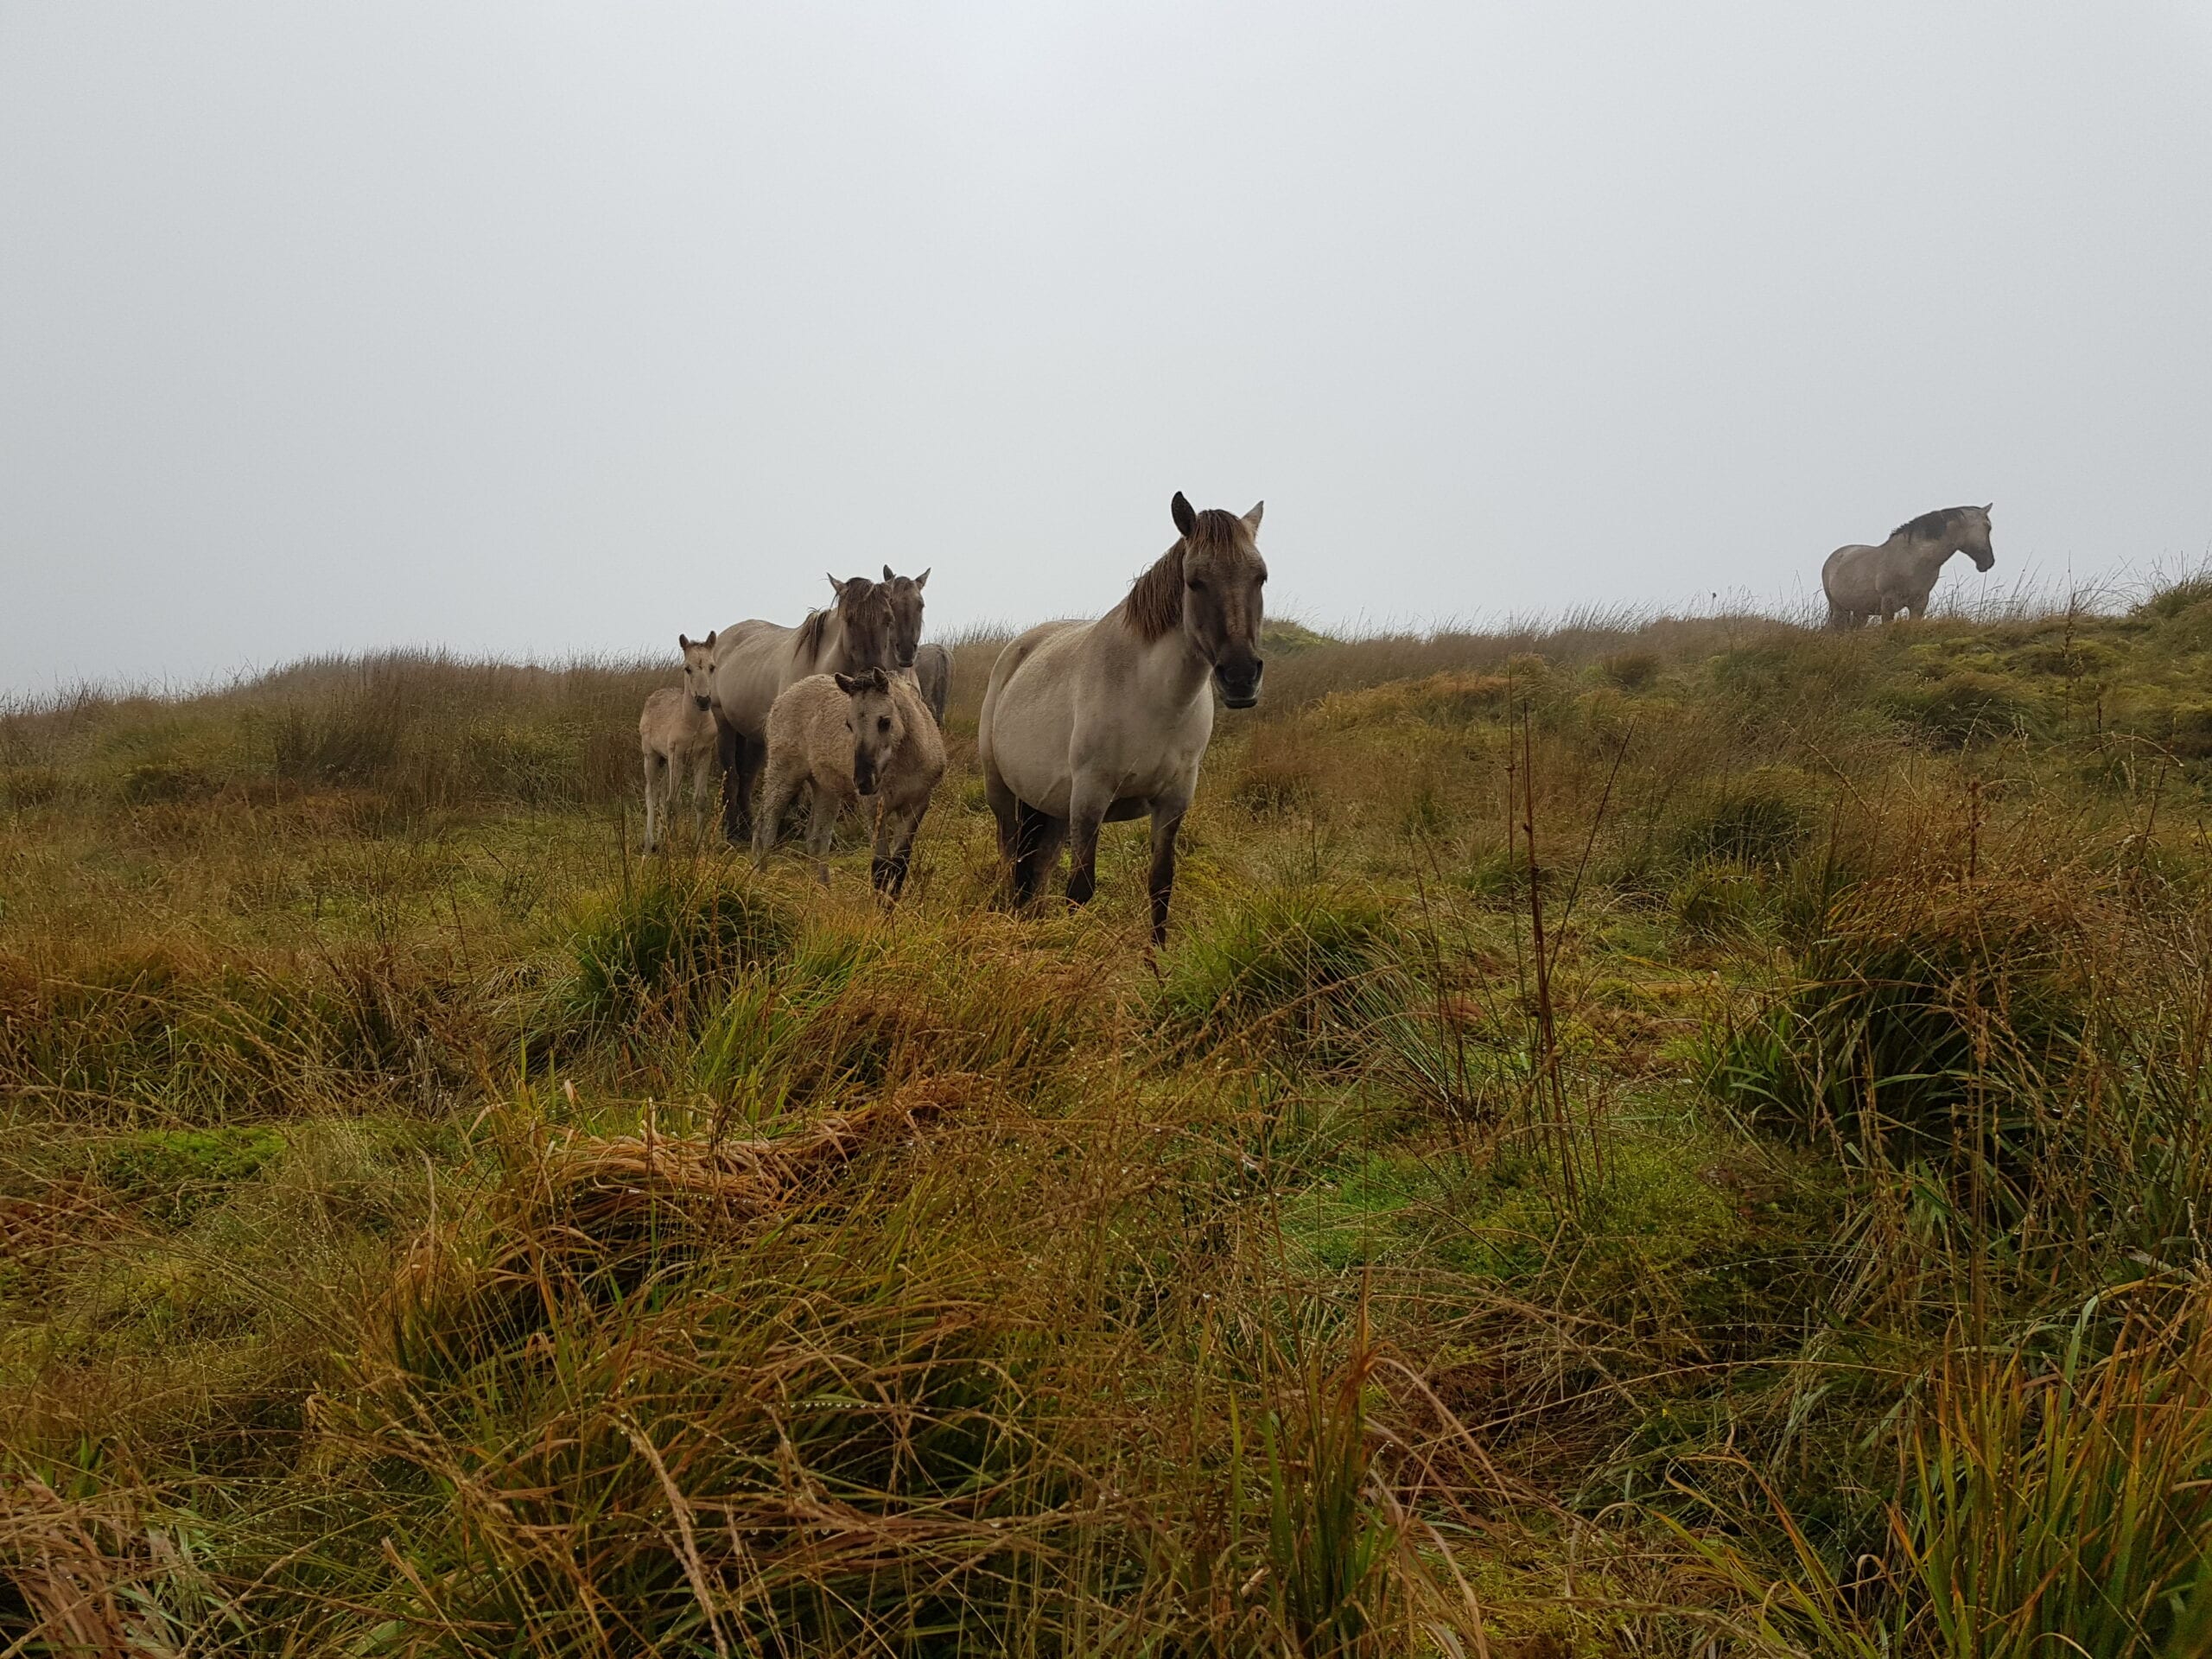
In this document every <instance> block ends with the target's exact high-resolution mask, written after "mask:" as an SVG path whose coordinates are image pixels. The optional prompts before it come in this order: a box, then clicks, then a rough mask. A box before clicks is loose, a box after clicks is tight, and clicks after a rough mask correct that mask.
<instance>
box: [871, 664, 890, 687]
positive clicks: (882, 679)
mask: <svg viewBox="0 0 2212 1659" xmlns="http://www.w3.org/2000/svg"><path fill="white" fill-rule="evenodd" d="M890 689H891V677H890V676H889V675H888V674H886V673H885V672H884V671H882V669H880V668H871V669H870V670H868V690H871V691H888V690H890Z"/></svg>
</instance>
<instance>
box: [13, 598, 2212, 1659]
mask: <svg viewBox="0 0 2212 1659" xmlns="http://www.w3.org/2000/svg"><path fill="white" fill-rule="evenodd" d="M992 649H993V647H992V645H991V642H989V641H988V640H976V641H970V642H968V643H965V644H963V645H961V647H960V648H959V651H958V652H957V667H956V676H955V686H954V703H953V709H952V713H951V715H950V722H949V724H950V734H951V737H952V742H951V745H950V747H951V749H952V770H951V771H950V773H949V775H948V776H947V779H946V780H945V783H944V786H943V789H942V790H941V791H940V794H939V798H938V804H937V805H936V807H935V809H934V810H933V812H932V814H931V818H930V820H929V821H928V822H927V823H925V826H924V829H923V832H922V836H921V840H920V842H919V843H918V848H917V865H916V869H915V872H914V875H913V878H912V880H911V881H910V884H909V887H908V899H907V902H906V904H905V905H904V906H902V907H901V908H900V909H899V911H898V912H896V913H894V914H892V915H890V916H885V915H882V914H880V913H879V912H878V911H877V909H876V907H875V906H874V904H873V902H872V901H871V900H870V899H869V897H868V886H867V856H866V852H865V849H863V848H855V847H851V846H848V847H847V849H845V850H844V851H843V852H842V854H841V855H840V860H839V870H838V874H837V878H836V881H835V882H834V883H833V885H832V886H831V887H830V888H829V891H827V892H826V893H825V892H823V890H822V889H820V888H819V887H817V886H816V885H815V884H814V883H813V882H812V881H811V880H810V879H809V878H808V877H807V875H806V873H805V871H804V868H803V866H802V865H801V863H800V862H799V861H798V860H797V859H795V858H793V859H790V860H788V861H782V862H779V864H778V865H777V866H776V867H775V868H772V870H771V871H770V872H769V873H768V874H766V876H765V877H760V878H756V877H754V876H753V874H751V873H750V870H749V868H747V867H746V865H745V862H744V861H741V860H739V859H736V858H734V857H732V856H730V855H727V854H725V853H724V852H723V851H722V850H721V849H720V847H719V846H718V845H716V844H715V843H714V842H712V841H711V840H709V841H708V842H704V843H702V844H695V843H694V842H692V841H691V840H690V839H689V838H688V837H681V836H680V837H679V838H678V843H677V850H676V851H675V852H674V853H672V854H671V855H668V856H664V857H662V858H658V859H652V860H648V859H645V858H642V857H640V856H639V855H638V854H637V853H636V852H635V851H634V850H633V849H634V845H635V842H636V840H637V836H638V830H639V809H638V804H637V788H638V785H637V770H638V769H637V764H636V760H635V742H634V721H635V717H636V712H637V709H638V707H639V704H640V702H642V700H643V698H644V696H645V693H646V691H647V690H649V689H650V688H651V687H652V686H654V685H656V684H658V683H664V681H666V680H668V679H669V678H671V673H670V671H666V670H664V669H663V668H662V667H661V666H659V665H658V664H656V665H650V666H639V667H628V666H624V667H609V666H582V667H575V668H572V669H568V670H557V671H545V670H536V669H515V668H505V667H494V666H484V665H477V664H460V663H452V662H444V661H437V660H426V659H418V658H388V659H376V660H370V661H365V662H350V661H349V662H324V663H310V664H302V665H300V666H299V667H297V668H295V669H292V670H289V671H284V672H283V673H279V674H277V675H274V676H271V677H268V678H266V679H264V680H260V681H257V682H254V683H249V684H244V685H240V686H238V687H235V688H232V689H230V690H224V691H221V692H219V693H213V694H210V695H207V696H194V697H190V698H186V699H182V700H175V701H162V700H156V699H148V698H137V699H118V700H106V699H101V698H96V697H88V698H85V699H80V700H77V701H73V702H68V703H67V704H66V705H63V706H55V707H40V708H35V709H19V710H16V711H15V712H13V713H12V714H10V715H7V716H6V717H5V718H4V719H0V1109H4V1112H5V1131H6V1132H5V1135H4V1137H0V1228H3V1229H4V1255H0V1648H4V1646H5V1643H7V1642H10V1641H15V1642H19V1643H22V1645H21V1646H18V1647H16V1648H13V1649H6V1650H8V1651H19V1652H28V1653H62V1652H70V1651H79V1652H82V1651H89V1652H126V1651H127V1652H133V1653H137V1652H145V1653H158V1654H174V1655H182V1654H185V1653H190V1654H193V1655H195V1656H199V1655H208V1654H217V1653H226V1654H227V1653H248V1652H251V1653H263V1652H266V1653H272V1654H273V1653H280V1652H281V1653H287V1654H308V1653H323V1652H342V1653H349V1654H359V1655H383V1654H418V1653H419V1654H425V1655H429V1654H438V1655H449V1654H451V1655H457V1654H470V1655H487V1656H488V1655H493V1654H499V1655H521V1654H531V1655H540V1654H542V1655H570V1654H575V1655H584V1654H597V1653H625V1654H626V1653H637V1652H658V1653H669V1654H700V1655H725V1654H777V1655H796V1654H801V1653H804V1654H809V1655H813V1654H825V1653H900V1654H906V1653H914V1654H951V1653H962V1652H978V1653H984V1652H988V1653H1001V1652H1008V1653H1020V1654H1033V1655H1060V1654H1066V1655H1077V1654H1084V1655H1087V1654H1112V1655H1121V1654H1128V1655H1150V1656H1168V1655H1203V1654H1219V1655H1231V1654H1235V1655H1252V1654H1267V1655H1274V1654H1282V1655H1302V1656H1318V1655H1324V1654H1332V1655H1333V1654H1378V1655H1379V1654H1385V1653H1389V1654H1398V1653H1433V1654H1438V1655H1450V1656H1454V1659H1457V1656H1461V1655H1474V1654H1484V1653H1487V1654H1493V1655H1504V1654H1511V1653H1518V1654H1525V1655H1529V1656H1537V1655H1543V1656H1562V1655H1565V1654H1567V1653H1577V1654H1582V1653H1587V1654H1597V1653H1612V1652H1619V1651H1624V1650H1632V1651H1638V1652H1660V1653H1681V1654H1684V1655H1688V1654H1693V1653H1696V1654H1708V1653H1715V1652H1724V1651H1725V1652H1743V1653H1756V1652H1769V1651H1771V1652H1817V1653H1823V1654H1827V1653H1837V1654H1848V1655H1853V1656H1872V1655H1876V1654H1891V1655H1916V1654H1929V1655H1936V1654H1942V1655H1959V1656H1965V1655H1974V1656H2009V1655H2020V1656H2029V1655H2031V1654H2032V1655H2035V1656H2037V1659H2043V1656H2050V1655H2054V1654H2057V1653H2060V1652H2063V1651H2069V1650H2075V1651H2081V1650H2086V1651H2087V1652H2089V1653H2092V1654H2098V1655H2105V1654H2120V1653H2145V1654H2148V1653H2153V1652H2159V1653H2175V1654H2178V1653H2184V1652H2196V1651H2201V1650H2203V1649H2204V1647H2205V1646H2206V1644H2207V1643H2208V1642H2212V1571H2208V1569H2207V1568H2206V1567H2203V1566H2202V1559H2203V1557H2204V1555H2205V1553H2206V1547H2207V1545H2208V1544H2212V1330H2209V1329H2208V1323H2207V1321H2208V1314H2212V1265H2208V1255H2207V1237H2206V1233H2205V1229H2206V1228H2207V1227H2208V1226H2212V1221H2208V1217H2212V1161H2208V1159H2209V1158H2212V1147H2208V1144H2207V1126H2208V1107H2212V1076H2208V1071H2207V1063H2208V1059H2212V918H2208V915H2207V912H2206V906H2205V899H2206V895H2207V888H2208V885H2209V884H2212V847H2208V844H2207V842H2206V838H2205V829H2204V814H2205V809H2206V805H2207V801H2208V797H2209V796H2212V582H2198V583H2183V584H2180V585H2177V586H2175V587H2172V588H2168V589H2166V590H2165V591H2164V592H2162V593H2159V594H2156V595H2154V596H2152V598H2150V599H2149V600H2148V601H2145V603H2143V604H2142V605H2140V606H2139V607H2135V608H2133V609H2132V610H2129V611H2127V612H2126V613H2113V614H2098V615H2088V614H2073V615H2066V614H2059V615H2051V616H2044V617H2022V618H2015V619H2010V620H1999V621H1993V622H1970V621H1962V620H1949V621H1942V620H1939V621H1934V622H1929V623H1922V624H1914V625H1903V626H1897V627H1896V628H1894V629H1891V630H1888V631H1868V632H1865V633H1863V634H1860V635H1856V636H1852V637H1839V636H1834V635H1827V634H1822V633H1814V632H1804V631H1802V630H1799V629H1796V628H1794V627H1790V626H1785V625H1783V624H1781V623H1778V622H1773V621H1769V620H1761V619H1758V618H1754V617H1735V618H1726V617H1724V618H1718V619H1710V620H1694V621H1687V620H1683V621H1676V620H1664V621H1656V622H1652V623H1649V624H1648V625H1641V626H1635V625H1625V624H1623V625H1613V624H1608V623H1605V622H1603V621H1592V622H1590V623H1588V624H1586V625H1580V626H1569V627H1562V628H1558V629H1554V630H1550V631H1541V630H1538V631H1532V632H1527V633H1524V634H1521V635H1517V636H1514V637H1510V638H1508V637H1500V636H1476V635H1452V636H1443V637H1439V638H1435V639H1373V640H1364V641H1358V642H1352V643H1339V642H1335V641H1331V640H1327V639H1323V638H1321V637H1319V636H1318V635H1312V634H1310V633H1304V632H1301V633H1300V634H1298V635H1291V634H1285V636H1284V637H1283V638H1282V639H1281V640H1279V641H1278V642H1276V643H1275V645H1274V646H1273V647H1272V648H1271V650H1270V666H1269V669H1268V685H1267V695H1266V698H1265V700H1264V702H1263V705H1262V708H1261V709H1258V710H1256V711H1255V712H1254V713H1253V714H1251V715H1225V716H1224V718H1223V719H1222V721H1221V722H1220V724H1219V726H1218V728H1217V738H1216V741H1215V746H1214V750H1213V753H1211V756H1210V757H1209V760H1208V762H1207V767H1206V772H1205V779H1204V783H1203V785H1202V789H1201V793H1200V799H1199V804H1198V806H1197V807H1196V808H1195V809H1194V810H1193V811H1192V815H1191V817H1190V819H1189V821H1188V823H1187V825H1186V828H1185V843H1186V849H1187V855H1186V858H1185V862H1184V865H1183V871H1182V876H1181V883H1180V886H1179V888H1178V891H1177V893H1176V911H1175V916H1174V919H1173V925H1172V932H1171V942H1170V944H1169V947H1168V948H1167V949H1166V950H1165V951H1164V952H1163V953H1161V954H1160V957H1159V958H1158V959H1157V960H1156V961H1154V960H1153V959H1151V958H1149V957H1147V955H1146V954H1145V953H1144V952H1143V950H1141V940H1142V938H1143V928H1144V922H1143V917H1142V894H1141V885H1142V882H1141V869H1142V866H1141V829H1109V832H1108V834H1107V836H1106V838H1105V845H1104V847H1103V850H1102V855H1101V860H1100V874H1101V893H1100V897H1099V899H1098V901H1097V902H1096V904H1095V905H1094V906H1092V907H1091V908H1090V909H1089V910H1088V911H1086V912H1081V913H1071V912H1068V911H1067V910H1066V909H1065V907H1064V906H1061V905H1060V904H1058V902H1057V900H1056V901H1054V902H1052V903H1051V904H1048V905H1046V906H1044V907H1042V908H1041V909H1040V910H1039V912H1037V913H1035V914H1033V915H1031V916H1027V917H1015V916H1011V915H1008V914H1007V913H1005V912H1003V911H1002V910H1001V909H1000V908H998V907H997V906H995V904H994V902H993V897H992V895H993V890H994V885H995V879H996V862H995V850H994V846H993V841H992V834H991V825H990V819H989V816H988V812H987V811H986V810H985V808H984V803H983V799H982V788H981V785H980V783H979V782H978V780H977V779H976V773H975V767H974V744H973V734H974V730H975V712H976V698H977V696H978V695H979V693H980V690H981V687H982V682H983V678H984V676H985V674H986V672H987V671H988V663H989V660H990V657H991V653H992ZM2056 1637H2064V1638H2065V1640H2064V1641H2063V1642H2062V1641H2059V1640H2056ZM2076 1644H2078V1645H2076Z"/></svg>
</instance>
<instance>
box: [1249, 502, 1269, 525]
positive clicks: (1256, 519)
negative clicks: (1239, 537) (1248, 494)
mask: <svg viewBox="0 0 2212 1659" xmlns="http://www.w3.org/2000/svg"><path fill="white" fill-rule="evenodd" d="M1267 510H1268V504H1267V503H1266V502H1264V501H1255V502H1254V503H1253V504H1252V511H1251V512H1248V513H1246V514H1245V515H1244V528H1245V529H1247V530H1257V529H1258V528H1259V527H1260V515H1261V514H1262V513H1263V512H1266V511H1267Z"/></svg>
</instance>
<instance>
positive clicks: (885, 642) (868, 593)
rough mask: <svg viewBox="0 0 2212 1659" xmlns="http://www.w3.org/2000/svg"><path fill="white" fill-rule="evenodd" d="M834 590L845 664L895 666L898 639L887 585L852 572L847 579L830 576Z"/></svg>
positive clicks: (872, 666)
mask: <svg viewBox="0 0 2212 1659" xmlns="http://www.w3.org/2000/svg"><path fill="white" fill-rule="evenodd" d="M829 585H830V586H831V587H832V588H836V590H837V607H836V608H837V626H838V627H839V629H840V630H841V631H842V633H843V635H844V641H845V647H844V649H845V663H846V665H847V666H848V667H850V668H855V669H861V668H896V667H897V666H899V658H898V641H897V639H895V638H894V633H895V627H894V624H893V615H892V609H891V594H890V591H889V590H888V589H887V588H882V587H880V586H878V585H877V584H876V583H874V582H870V581H869V580H868V578H867V577H866V576H855V577H853V578H852V579H851V580H850V581H849V582H840V581H838V580H837V578H836V577H835V576H832V577H830V578H829Z"/></svg>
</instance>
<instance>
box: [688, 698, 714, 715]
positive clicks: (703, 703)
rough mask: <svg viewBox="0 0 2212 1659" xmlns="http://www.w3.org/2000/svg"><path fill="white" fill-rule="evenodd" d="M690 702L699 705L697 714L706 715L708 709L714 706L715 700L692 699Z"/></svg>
mask: <svg viewBox="0 0 2212 1659" xmlns="http://www.w3.org/2000/svg"><path fill="white" fill-rule="evenodd" d="M691 701H692V702H696V703H697V704H698V705H699V712H700V713H701V714H704V713H706V711H707V710H708V709H711V708H713V707H714V706H715V700H714V699H713V698H712V697H694V698H692V699H691Z"/></svg>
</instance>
